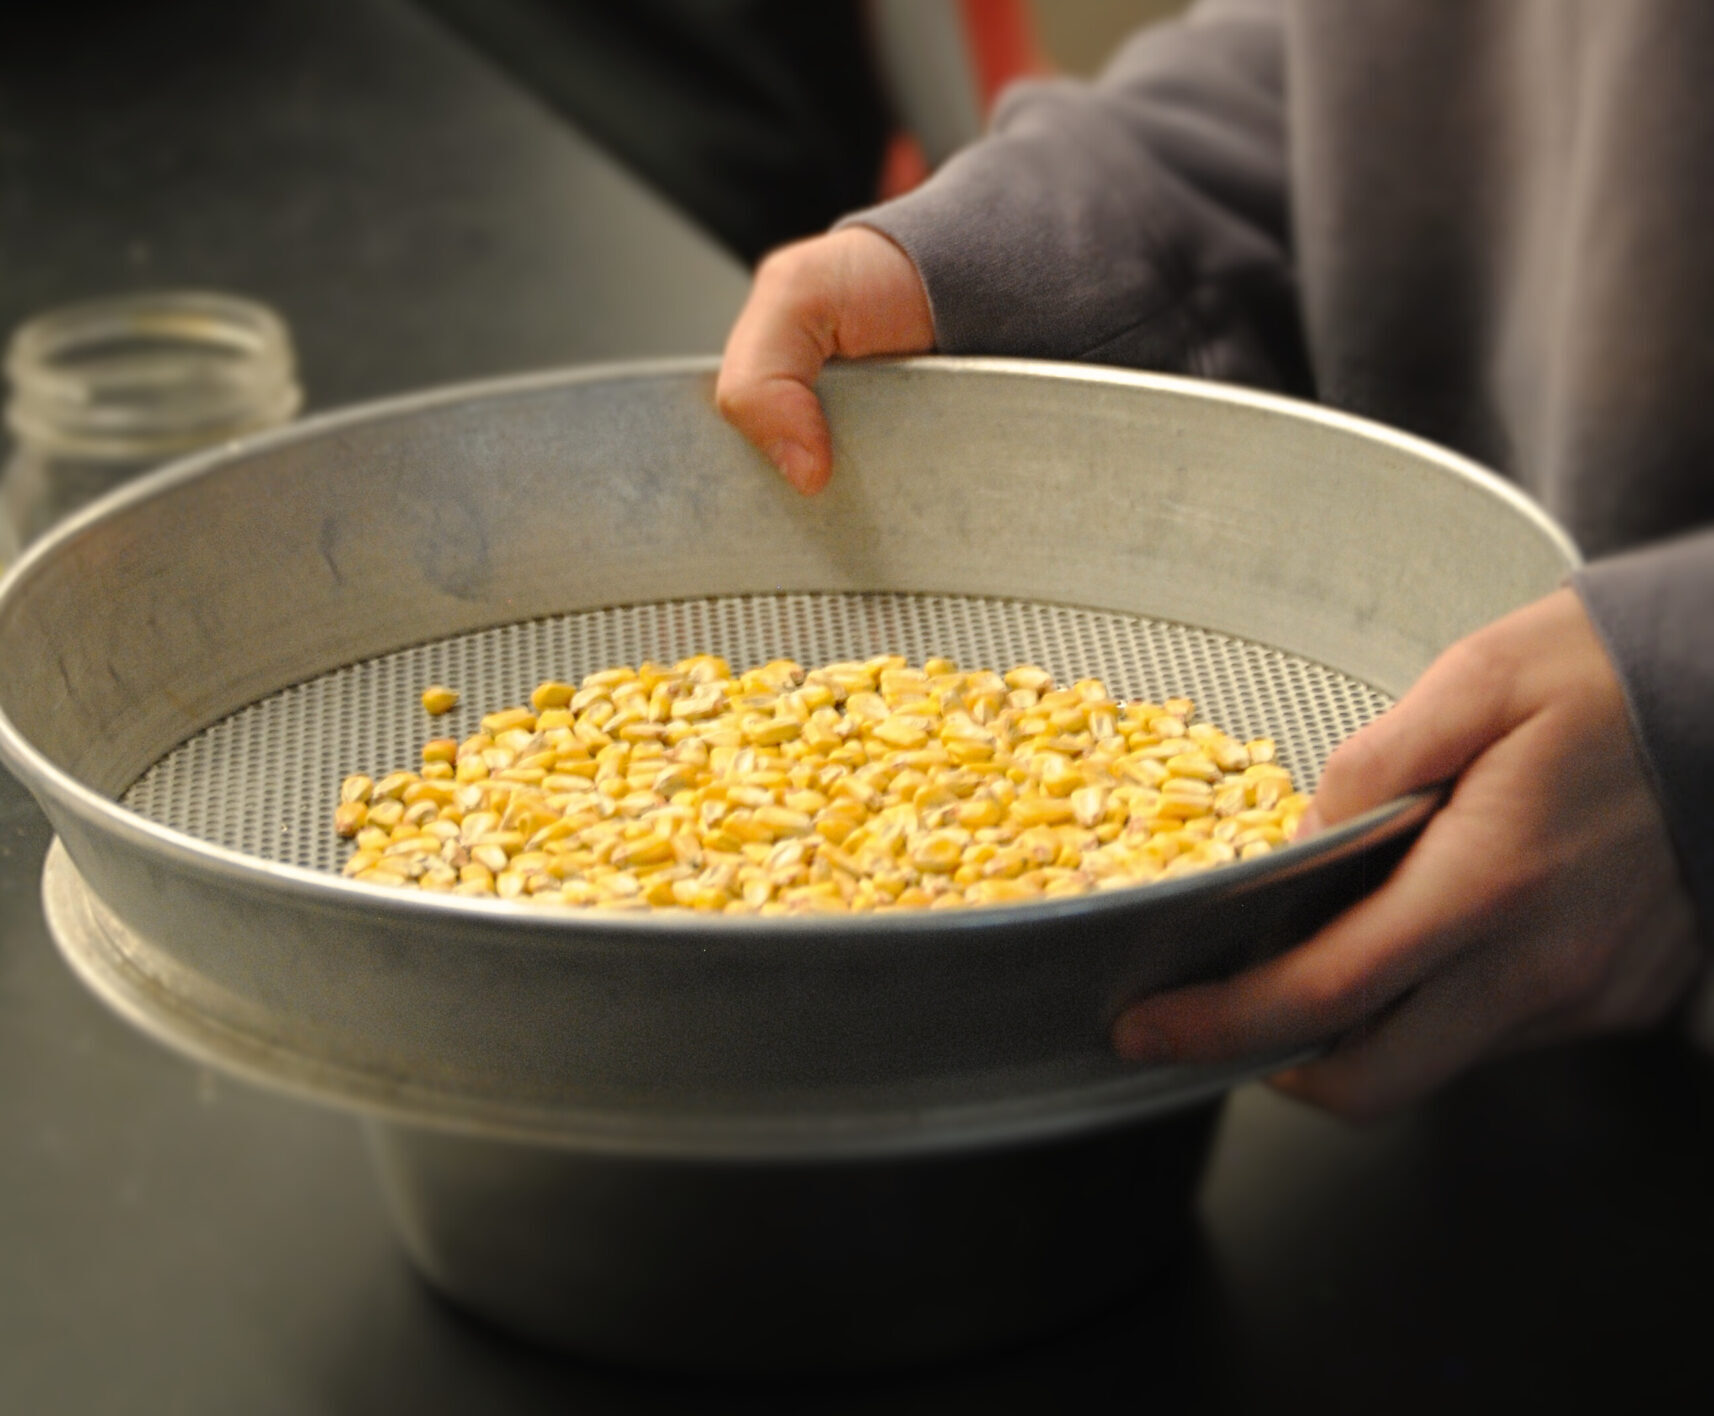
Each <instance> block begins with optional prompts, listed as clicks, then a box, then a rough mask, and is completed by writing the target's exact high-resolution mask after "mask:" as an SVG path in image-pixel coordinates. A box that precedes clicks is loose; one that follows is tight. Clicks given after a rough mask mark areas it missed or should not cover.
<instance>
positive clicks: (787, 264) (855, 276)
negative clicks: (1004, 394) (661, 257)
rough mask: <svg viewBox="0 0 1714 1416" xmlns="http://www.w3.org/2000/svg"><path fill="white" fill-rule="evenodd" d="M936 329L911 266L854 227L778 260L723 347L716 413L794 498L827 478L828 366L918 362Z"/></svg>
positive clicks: (883, 241)
mask: <svg viewBox="0 0 1714 1416" xmlns="http://www.w3.org/2000/svg"><path fill="white" fill-rule="evenodd" d="M933 347H934V321H933V317H932V315H931V312H930V310H929V305H928V295H927V292H926V291H925V290H924V288H923V284H922V279H921V277H920V276H918V274H917V271H916V266H915V265H914V264H913V263H912V262H911V260H910V258H909V257H908V256H906V255H905V253H904V252H903V251H902V250H900V249H899V248H898V247H897V246H895V245H894V244H893V243H892V242H891V241H890V240H888V239H887V238H886V237H884V236H882V235H881V234H880V233H878V232H875V231H870V230H867V229H864V228H860V227H856V228H850V229H847V230H844V231H838V232H835V233H833V234H832V235H830V236H821V237H816V238H815V239H813V240H810V241H805V242H800V243H798V244H797V245H795V246H788V247H786V248H785V249H784V250H781V251H779V252H776V253H775V254H774V255H772V256H770V257H769V258H768V259H767V260H766V261H764V262H763V263H762V266H761V268H760V269H759V270H758V271H757V272H756V282H755V285H754V287H753V288H752V290H751V293H750V298H749V300H748V301H747V302H746V303H745V306H744V309H743V311H742V313H741V314H740V315H739V317H738V322H737V323H736V324H735V325H734V326H733V329H732V334H731V336H730V337H729V338H728V340H727V344H726V352H725V355H724V357H723V359H722V361H721V369H720V377H719V380H718V382H717V384H716V387H715V401H716V403H717V404H718V406H719V408H720V411H721V413H722V414H723V415H724V416H725V417H727V418H728V419H729V420H730V421H731V422H732V423H733V424H734V426H736V427H737V428H738V429H739V431H740V432H742V433H743V434H744V436H745V437H747V438H749V440H750V441H751V442H752V443H754V444H755V445H756V446H757V447H759V448H760V449H761V450H762V451H763V453H765V454H766V455H767V456H768V457H769V458H770V460H772V461H773V462H774V464H775V465H776V466H777V467H779V469H780V470H781V472H783V473H784V474H785V476H786V478H787V480H789V481H790V482H791V483H792V485H793V486H795V487H797V488H798V489H799V490H800V491H805V492H811V491H816V490H818V489H819V488H821V487H822V486H824V485H825V484H826V482H827V479H828V476H829V475H830V474H831V472H832V468H833V442H832V439H831V437H830V436H829V434H828V429H827V420H826V417H825V416H824V414H823V412H822V409H821V404H820V401H819V400H818V399H817V398H816V396H815V380H816V378H817V376H818V375H819V374H820V372H821V369H822V366H823V365H824V364H825V363H826V362H827V361H828V360H829V359H831V358H833V357H835V356H836V355H837V356H840V357H844V358H862V357H864V356H866V355H871V354H912V353H922V352H926V351H927V350H930V349H932V348H933Z"/></svg>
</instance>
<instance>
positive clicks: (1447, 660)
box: [1303, 640, 1520, 834]
mask: <svg viewBox="0 0 1714 1416" xmlns="http://www.w3.org/2000/svg"><path fill="white" fill-rule="evenodd" d="M1519 716H1520V714H1519V713H1518V711H1517V710H1516V709H1515V708H1514V706H1513V689H1512V680H1511V677H1510V675H1509V674H1508V673H1507V672H1506V669H1505V667H1504V665H1503V664H1501V663H1500V662H1498V661H1497V659H1496V657H1495V656H1494V655H1493V654H1492V653H1491V652H1490V651H1489V650H1488V649H1487V648H1486V647H1485V646H1484V645H1482V644H1481V643H1480V642H1479V641H1476V642H1473V641H1469V640H1466V641H1463V642H1461V643H1459V644H1457V645H1454V646H1453V648H1451V649H1449V650H1448V651H1446V653H1444V654H1442V655H1441V656H1440V658H1438V659H1436V660H1435V662H1434V663H1433V664H1432V665H1430V666H1429V668H1428V670H1427V672H1426V673H1424V674H1423V676H1422V678H1421V679H1420V680H1418V681H1417V683H1416V684H1415V685H1414V686H1413V687H1412V688H1411V689H1410V691H1409V692H1408V693H1406V694H1405V696H1404V697H1403V698H1401V699H1400V700H1399V701H1398V702H1397V703H1396V704H1394V706H1393V707H1392V708H1391V709H1389V710H1388V711H1387V712H1385V713H1383V714H1382V715H1381V716H1380V717H1379V718H1376V719H1375V720H1374V721H1373V722H1372V723H1369V724H1368V725H1367V726H1365V727H1363V728H1360V729H1359V730H1358V731H1357V732H1356V733H1354V734H1352V735H1351V736H1350V737H1349V738H1347V739H1346V740H1345V741H1344V742H1343V743H1341V744H1340V745H1339V746H1338V747H1337V748H1336V749H1334V751H1333V754H1332V755H1331V756H1330V757H1329V758H1328V760H1327V766H1326V768H1325V770H1324V771H1323V772H1322V775H1321V781H1320V783H1319V784H1318V785H1317V787H1316V789H1315V798H1314V801H1313V803H1312V806H1311V811H1312V813H1313V815H1312V817H1311V829H1314V827H1316V826H1319V825H1332V824H1334V823H1335V822H1339V821H1344V820H1348V819H1349V818H1351V817H1353V816H1357V815H1360V814H1361V813H1363V812H1365V811H1368V810H1370V809H1371V808H1373V807H1376V806H1379V805H1381V804H1382V803H1383V802H1386V801H1390V800H1392V799H1393V798H1394V797H1397V796H1401V795H1403V794H1404V793H1406V792H1410V791H1414V790H1416V789H1417V788H1419V787H1427V786H1432V785H1434V784H1435V783H1437V782H1444V781H1448V780H1450V779H1451V778H1453V777H1455V776H1457V775H1458V774H1459V773H1460V772H1462V771H1463V770H1464V768H1466V767H1467V766H1469V765H1470V763H1471V762H1472V761H1473V760H1475V758H1476V757H1477V756H1478V755H1479V754H1480V753H1481V752H1482V750H1483V749H1484V748H1486V747H1488V746H1489V745H1490V744H1492V743H1493V742H1494V741H1495V740H1496V739H1498V738H1499V737H1500V736H1502V735H1503V734H1504V733H1505V732H1506V731H1507V730H1508V729H1509V728H1511V727H1512V726H1513V725H1514V724H1515V723H1516V722H1517V721H1518V718H1519ZM1303 834H1307V833H1303Z"/></svg>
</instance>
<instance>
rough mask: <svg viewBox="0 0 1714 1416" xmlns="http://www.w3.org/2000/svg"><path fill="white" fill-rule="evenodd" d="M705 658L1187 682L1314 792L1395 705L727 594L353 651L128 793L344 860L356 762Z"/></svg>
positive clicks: (1122, 653) (1355, 690)
mask: <svg viewBox="0 0 1714 1416" xmlns="http://www.w3.org/2000/svg"><path fill="white" fill-rule="evenodd" d="M696 653H714V654H719V655H721V656H722V657H724V658H725V659H726V660H727V661H728V662H730V663H731V664H733V665H734V666H736V667H737V668H739V669H740V670H742V669H743V668H745V667H749V666H752V665H755V664H761V663H766V662H767V661H768V660H770V659H774V658H778V657H786V656H789V657H795V658H798V659H800V660H801V661H802V662H804V663H805V664H810V665H813V664H821V663H828V662H831V661H833V660H836V659H867V658H870V657H872V656H874V655H878V654H903V655H905V656H906V657H907V658H909V659H910V660H911V661H912V662H913V663H921V662H922V661H923V660H925V659H927V658H930V657H931V656H936V655H940V656H946V657H950V658H952V659H954V660H956V661H957V662H959V663H961V664H964V665H967V666H970V667H972V668H974V667H978V666H983V667H987V666H998V667H1001V668H1007V667H1010V666H1011V665H1013V664H1017V663H1024V662H1029V663H1036V664H1040V665H1041V666H1042V667H1044V668H1046V669H1047V670H1048V671H1049V672H1050V673H1052V674H1053V675H1054V676H1055V678H1056V679H1057V680H1058V681H1060V682H1063V683H1069V682H1072V681H1073V680H1075V679H1077V678H1080V677H1084V676H1094V677H1097V678H1100V679H1102V680H1103V681H1104V682H1105V683H1106V684H1107V686H1108V688H1109V690H1110V691H1112V692H1113V693H1115V694H1117V695H1119V696H1120V697H1123V698H1128V699H1137V698H1149V699H1153V700H1155V701H1157V702H1158V701H1159V700H1160V699H1162V698H1166V697H1169V696H1177V695H1179V694H1181V693H1182V694H1185V695H1189V696H1193V697H1194V698H1195V699H1196V701H1197V704H1198V710H1199V713H1200V715H1201V716H1202V717H1203V718H1205V719H1207V720H1208V721H1211V722H1214V723H1217V724H1219V725H1220V726H1221V727H1222V728H1224V729H1226V730H1227V731H1229V732H1232V733H1235V734H1237V735H1238V736H1239V737H1240V738H1251V737H1261V736H1264V735H1273V736H1275V737H1276V738H1277V741H1278V744H1279V754H1280V761H1281V763H1282V764H1283V765H1284V766H1286V767H1287V768H1289V769H1290V771H1291V772H1292V775H1293V779H1294V780H1295V781H1297V782H1300V783H1303V784H1304V785H1305V786H1306V787H1307V786H1308V785H1311V784H1313V782H1314V781H1315V779H1316V777H1317V775H1318V774H1319V772H1320V768H1321V764H1322V763H1323V762H1324V761H1325V760H1326V758H1327V755H1328V753H1329V752H1331V751H1332V749H1333V747H1334V746H1335V744H1337V743H1338V742H1339V741H1340V739H1341V738H1344V737H1346V736H1347V735H1348V734H1350V733H1352V732H1354V731H1355V730H1356V729H1357V728H1359V727H1361V726H1362V725H1363V724H1364V723H1365V722H1367V721H1368V720H1369V719H1370V718H1372V717H1374V716H1375V715H1376V714H1377V713H1379V712H1380V711H1381V710H1382V709H1383V708H1385V707H1386V705H1387V703H1388V702H1389V701H1390V700H1389V699H1388V698H1387V696H1386V695H1385V694H1383V693H1381V692H1379V691H1378V690H1376V689H1373V688H1370V687H1369V686H1368V685H1366V684H1362V683H1359V682H1358V681H1357V680H1356V679H1353V678H1351V677H1349V676H1348V675H1345V674H1341V673H1339V672H1338V671H1337V670H1335V669H1329V668H1327V667H1326V666H1325V665H1321V664H1315V663H1311V662H1310V661H1308V660H1306V659H1301V658H1299V657H1297V656H1296V655H1292V654H1287V653H1285V652H1283V651H1281V650H1278V649H1270V648H1267V647H1266V646H1264V645H1259V644H1250V643H1247V642H1246V641H1244V640H1240V639H1233V638H1231V637H1230V636H1227V635H1221V634H1210V633H1208V632H1206V631H1204V630H1199V629H1193V628H1191V627H1189V626H1188V625H1178V624H1168V623H1164V622H1162V621H1159V620H1153V619H1149V618H1146V617H1143V616H1135V615H1116V614H1103V613H1101V612H1099V611H1095V610H1083V609H1076V608H1072V607H1068V606H1063V605H1040V604H1028V603H1022V602H1019V601H1012V600H995V599H980V598H973V597H966V596H951V595H898V594H871V595H855V594H838V595H825V594H794V595H746V596H729V597H715V598H711V599H705V600H679V601H674V602H672V603H669V604H654V605H627V606H618V607H614V608H612V609H603V610H595V611H590V612H586V613H583V614H574V615H554V616H551V617H548V618H545V619H539V620H532V621H530V622H528V623H526V624H511V625H500V626H497V627H496V628H493V629H486V630H481V631H478V632H477V633H474V634H464V635H458V636H456V637H454V638H452V639H447V640H439V641H436V642H434V643H432V644H420V645H415V646H413V647H411V648H409V649H404V650H400V651H399V652H397V653H393V654H383V655H379V656H377V657H375V658H372V659H366V660H364V661H362V662H361V663H357V664H350V665H347V666H345V667H343V668H339V669H336V670H334V671H333V672H332V673H328V674H323V675H320V676H319V677H317V678H314V679H311V680H309V681H308V682H307V683H302V684H294V685H292V686H291V687H290V688H287V689H283V690H282V691H281V692H279V693H276V694H273V695H271V696H269V697H268V698H265V699H263V700H262V701H261V702H259V703H254V704H251V705H249V706H247V707H245V708H243V709H241V710H240V711H239V712H237V713H234V714H232V715H231V716H229V717H227V718H223V719H222V720H221V721H220V722H218V723H216V724H214V725H213V726H212V727H210V728H208V729H206V730H205V731H203V732H201V733H199V734H197V735H196V736H195V737H194V738H192V739H190V740H189V741H188V742H185V743H183V744H181V745H180V746H178V747H176V748H174V749H173V750H172V751H171V752H169V753H168V754H167V755H166V756H165V757H163V758H162V759H161V760H160V761H159V762H157V763H156V764H155V765H154V766H153V767H151V768H149V770H148V771H147V772H145V773H144V774H143V775H142V777H140V778H139V779H138V780H137V782H136V783H135V784H134V785H133V786H132V787H131V789H130V790H129V791H127V792H126V793H125V795H124V797H123V798H122V801H123V802H124V804H125V805H126V806H127V807H129V808H130V809H131V810H133V811H135V812H137V813H138V814H139V815H142V816H145V817H147V818H148V819H149V820H151V821H156V822H159V823H160V824H161V825H163V826H168V827H171V828H172V829H174V830H176V831H182V832H184V833H185V834H186V835H190V836H195V837H196V838H197V839H199V840H203V841H208V842H211V843H213V844H214V845H218V846H226V847H228V848H230V849H232V850H235V851H240V852H243V853H244V854H246V855H251V856H255V857H257V858H259V859H262V860H272V861H280V862H282V863H284V864H287V865H299V866H306V867H309V868H312V869H318V870H331V869H337V867H338V865H339V863H340V861H341V860H342V859H343V858H344V857H345V856H346V855H348V854H349V853H350V849H351V848H350V846H349V845H347V844H345V843H342V842H340V841H339V840H338V838H337V837H335V836H334V834H333V832H332V830H331V829H330V826H329V823H330V822H331V821H332V819H333V809H334V807H335V806H336V805H337V804H338V799H339V794H338V787H339V782H340V779H341V778H342V777H343V776H345V775H346V774H348V773H350V772H353V771H358V770H363V771H378V772H386V771H389V770H391V769H392V768H393V767H395V766H414V765H415V764H416V762H417V760H418V757H419V754H420V750H421V747H422V742H423V739H424V738H425V737H428V736H431V735H436V736H445V735H452V736H455V737H459V738H463V737H465V736H466V735H468V734H469V733H472V732H474V731H476V728H477V723H478V720H479V719H480V717H481V716H482V714H483V713H485V712H491V711H493V710H494V709H496V708H500V707H504V706H508V705H511V704H516V703H524V702H527V701H528V697H529V693H530V690H531V689H533V688H534V687H535V686H536V685H537V684H538V683H540V682H542V681H543V680H545V679H550V678H558V679H569V680H571V681H574V682H575V681H576V680H577V679H579V678H581V677H582V676H583V675H584V674H586V673H591V672H594V671H595V670H597V669H602V668H610V667H612V666H613V665H615V664H636V663H640V662H642V661H643V660H645V659H653V660H657V661H661V662H669V663H670V662H672V661H673V660H675V659H679V658H683V657H686V656H688V655H690V654H696ZM431 683H448V684H457V685H459V687H460V690H461V692H462V694H463V697H462V699H461V701H460V703H459V706H458V707H457V708H456V709H454V710H453V711H452V712H451V713H449V714H447V715H446V716H445V717H443V718H439V719H435V720H433V723H432V727H430V726H429V722H430V720H428V719H427V718H425V716H424V714H423V712H422V710H421V708H420V707H419V706H418V703H417V698H418V695H419V694H420V692H421V690H422V687H423V686H424V685H426V684H431Z"/></svg>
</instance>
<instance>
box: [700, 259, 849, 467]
mask: <svg viewBox="0 0 1714 1416" xmlns="http://www.w3.org/2000/svg"><path fill="white" fill-rule="evenodd" d="M780 283H781V282H780V281H779V279H778V278H777V277H772V276H770V274H769V273H768V272H767V271H766V270H764V271H762V272H760V273H758V275H757V283H756V288H755V290H754V291H753V292H752V294H751V297H750V300H749V302H748V303H747V304H746V305H745V307H744V311H743V313H742V314H741V315H740V316H739V318H738V322H737V324H735V325H734V326H733V327H732V333H731V335H730V337H729V338H728V339H727V342H726V352H725V354H724V355H723V356H722V359H721V363H720V377H719V380H718V381H717V382H716V384H715V391H714V399H715V403H716V405H717V406H718V407H719V409H720V412H721V413H722V415H724V416H725V417H726V418H727V419H728V420H729V421H730V422H731V423H732V424H733V426H734V427H736V428H737V429H738V431H739V432H741V433H743V435H744V436H745V437H746V438H748V439H749V440H750V441H751V442H752V443H754V444H755V445H756V446H757V447H758V448H760V449H761V450H762V452H763V454H764V455H765V456H766V457H767V458H768V460H769V461H770V462H772V463H773V464H774V465H775V466H776V467H778V468H779V469H780V471H781V472H782V473H783V474H784V476H785V478H786V480H787V481H788V482H790V483H791V484H792V485H793V486H794V487H796V488H797V489H798V490H799V491H800V492H813V491H816V490H818V489H819V488H821V487H822V486H825V485H826V483H827V478H828V475H829V473H830V472H831V470H832V467H833V440H832V437H831V436H830V435H829V433H828V429H827V418H826V416H825V415H824V414H823V413H822V411H821V402H820V400H819V399H817V398H816V396H815V388H814V386H815V380H816V377H817V376H818V375H819V374H820V372H821V367H822V365H823V364H824V363H826V362H827V360H828V358H829V357H830V356H831V355H832V353H833V347H834V345H833V339H832V333H831V327H830V317H829V315H828V312H827V311H826V310H825V309H824V308H822V307H821V303H820V300H821V297H819V296H817V295H816V294H815V293H814V292H813V291H809V292H798V291H793V290H790V289H780V288H778V287H779V285H780Z"/></svg>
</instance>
